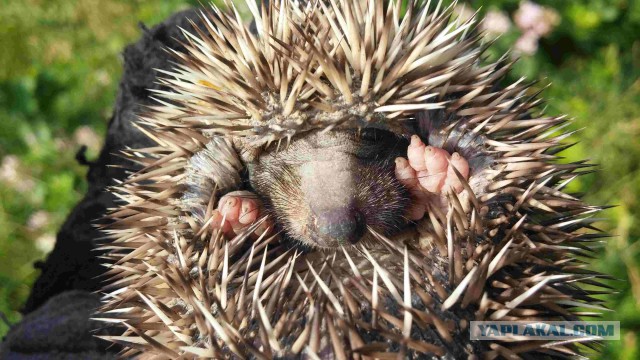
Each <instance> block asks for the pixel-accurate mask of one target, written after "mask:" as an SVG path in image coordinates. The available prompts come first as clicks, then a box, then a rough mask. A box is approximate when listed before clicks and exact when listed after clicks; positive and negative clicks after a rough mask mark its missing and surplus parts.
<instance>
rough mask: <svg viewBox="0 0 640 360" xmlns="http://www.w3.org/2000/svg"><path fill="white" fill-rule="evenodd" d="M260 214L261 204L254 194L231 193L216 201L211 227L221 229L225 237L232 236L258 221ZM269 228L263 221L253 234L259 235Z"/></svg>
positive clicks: (266, 222)
mask: <svg viewBox="0 0 640 360" xmlns="http://www.w3.org/2000/svg"><path fill="white" fill-rule="evenodd" d="M261 213H262V211H261V203H260V201H259V200H258V197H257V196H256V195H255V194H253V193H251V192H249V191H232V192H230V193H228V194H225V195H224V196H223V197H222V198H220V201H218V208H217V209H216V210H214V211H213V220H212V222H211V226H213V227H214V228H217V229H222V232H223V233H224V234H225V235H228V236H234V235H237V234H239V233H240V232H242V230H244V229H245V228H246V227H248V226H249V225H251V224H253V222H254V221H256V220H258V219H259V218H260V215H261ZM269 227H270V224H269V222H268V221H265V222H264V223H262V224H261V225H260V227H258V229H257V230H256V232H255V233H256V234H257V235H261V234H262V233H263V232H265V231H267V230H268V228H269Z"/></svg>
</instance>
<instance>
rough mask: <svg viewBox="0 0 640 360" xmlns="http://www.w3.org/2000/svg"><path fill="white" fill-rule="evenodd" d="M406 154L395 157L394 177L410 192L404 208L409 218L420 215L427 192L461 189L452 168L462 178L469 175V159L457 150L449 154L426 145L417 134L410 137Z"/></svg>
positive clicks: (425, 203)
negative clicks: (407, 206) (409, 203)
mask: <svg viewBox="0 0 640 360" xmlns="http://www.w3.org/2000/svg"><path fill="white" fill-rule="evenodd" d="M407 158H408V159H405V158H401V157H400V158H397V159H396V177H397V178H398V180H400V182H401V183H402V184H403V185H404V186H406V187H407V188H408V189H409V191H411V194H412V195H413V198H414V199H413V204H412V206H411V207H410V209H409V211H408V216H409V219H411V220H419V219H421V218H422V217H423V216H424V213H425V211H426V207H427V203H428V202H429V199H428V198H429V197H428V194H440V193H442V192H444V191H454V192H455V193H460V192H461V191H462V190H463V189H464V187H463V186H462V183H461V182H460V180H459V179H458V177H457V176H456V174H455V172H454V170H453V168H455V169H456V170H458V172H459V173H460V174H461V175H462V177H463V178H464V179H465V180H467V179H468V178H469V163H468V162H467V160H466V159H464V158H463V157H462V156H460V154H458V153H453V154H452V155H449V153H448V152H447V151H446V150H444V149H440V148H435V147H433V146H426V145H425V144H424V143H423V142H422V140H420V137H418V136H417V135H413V136H412V137H411V144H410V145H409V148H408V149H407Z"/></svg>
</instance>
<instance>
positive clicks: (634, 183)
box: [0, 0, 640, 359]
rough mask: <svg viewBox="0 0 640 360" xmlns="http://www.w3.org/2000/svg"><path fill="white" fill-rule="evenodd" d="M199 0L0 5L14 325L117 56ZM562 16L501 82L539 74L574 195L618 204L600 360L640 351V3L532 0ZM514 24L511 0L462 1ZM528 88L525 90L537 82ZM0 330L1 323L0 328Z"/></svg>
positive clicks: (611, 216)
mask: <svg viewBox="0 0 640 360" xmlns="http://www.w3.org/2000/svg"><path fill="white" fill-rule="evenodd" d="M197 3H198V2H197V1H191V2H190V1H178V0H170V1H160V0H151V1H142V0H137V1H117V0H80V1H74V0H53V1H40V0H28V1H24V2H17V1H7V2H3V4H2V6H1V7H0V49H3V51H2V52H0V312H2V313H3V314H5V316H6V318H7V319H8V320H9V321H10V322H11V323H14V322H16V321H18V320H19V318H20V315H19V312H18V310H19V308H20V306H21V304H22V302H23V301H24V300H25V298H26V296H27V294H28V292H29V286H30V285H31V283H32V282H33V280H34V279H35V278H36V277H37V275H38V273H37V271H36V270H34V268H33V266H32V263H33V262H34V261H36V260H39V259H43V258H44V257H45V256H46V252H47V251H49V250H50V249H51V248H52V246H53V241H54V236H55V232H56V230H57V229H58V228H59V227H60V225H61V223H62V221H63V220H64V218H65V216H66V215H67V213H68V212H69V211H70V209H71V208H72V207H73V205H74V204H75V203H76V202H77V201H78V200H79V199H80V197H81V196H82V194H83V193H84V191H85V189H86V184H85V182H84V173H85V171H86V170H85V169H84V168H82V167H80V166H79V165H77V164H76V161H75V160H74V155H75V152H76V150H77V149H78V148H79V147H80V146H81V145H87V146H88V147H89V156H90V157H91V156H95V155H96V154H97V152H98V150H99V148H100V142H101V139H102V137H103V135H104V132H105V130H106V124H107V119H108V118H109V116H110V113H111V109H112V106H113V102H114V99H115V92H116V90H117V84H118V81H119V77H120V74H121V66H122V63H121V58H120V54H121V52H122V50H123V49H124V47H125V46H126V44H128V43H129V42H131V41H134V40H136V39H137V38H138V37H139V33H140V31H139V30H138V26H137V24H138V22H139V21H142V22H143V23H145V24H147V25H153V24H155V23H157V22H159V21H162V19H164V18H166V17H167V16H169V15H170V14H172V13H173V12H175V11H178V10H180V9H183V8H186V7H188V6H193V5H197ZM539 3H540V4H542V5H544V6H547V7H549V8H550V9H553V11H554V12H555V13H556V14H557V15H558V19H559V23H558V24H557V26H556V27H555V28H554V29H553V31H552V32H551V33H550V34H549V35H547V36H545V37H543V38H541V39H540V42H539V48H538V50H537V51H536V52H535V53H533V54H531V55H523V56H522V58H521V60H520V61H519V62H518V63H517V65H516V66H515V69H514V72H513V73H512V75H511V79H512V80H515V79H517V78H518V77H520V76H526V77H527V78H528V79H530V80H541V81H540V82H539V83H538V84H536V85H535V86H534V87H535V88H536V89H539V88H542V87H544V86H545V85H546V84H548V83H551V84H552V85H551V86H550V87H549V88H548V89H547V90H546V91H545V93H544V97H545V99H546V100H547V104H546V105H547V113H549V114H552V115H553V114H562V113H566V114H570V116H572V117H573V118H575V120H574V122H573V123H572V125H571V127H572V128H573V129H582V130H580V132H578V133H577V134H576V135H574V136H573V138H572V139H571V140H572V141H579V142H578V144H576V145H575V146H574V147H572V148H570V149H569V150H566V151H565V152H564V153H563V155H564V156H565V157H566V159H567V161H577V160H581V159H585V158H588V159H590V160H591V161H592V162H594V163H597V164H599V172H597V173H595V174H590V175H587V176H584V177H582V178H579V179H578V180H576V182H575V183H574V184H573V185H572V186H573V188H572V190H573V191H577V192H582V193H585V194H586V195H585V196H586V198H587V200H588V201H589V202H590V203H594V204H613V205H617V207H615V208H613V209H610V210H607V211H606V212H604V217H606V218H607V219H606V220H605V221H602V222H601V223H599V225H600V226H601V227H602V228H603V229H605V230H607V231H609V232H611V233H612V234H614V235H615V236H614V237H612V238H611V239H610V240H609V241H608V242H606V243H605V244H603V246H602V249H601V251H598V257H597V259H595V260H594V266H596V267H597V268H598V269H599V270H601V271H603V272H605V273H608V274H611V275H613V276H614V277H616V278H618V279H620V281H617V282H614V283H612V284H613V286H615V287H616V288H617V289H618V290H619V291H618V293H616V294H614V295H611V296H609V300H610V302H609V303H610V306H611V308H612V309H613V311H612V312H610V313H607V314H606V319H608V320H620V321H621V323H622V329H623V335H622V340H621V341H619V342H607V343H606V344H605V350H604V354H603V356H602V358H615V359H636V358H640V345H639V344H638V341H640V340H639V339H638V335H639V334H640V267H639V266H640V251H639V246H640V245H638V240H639V238H640V223H639V222H638V220H637V216H638V214H640V211H639V210H640V200H639V199H640V176H639V172H640V80H639V79H640V40H639V39H638V36H637V34H640V1H635V0H574V1H553V0H545V1H542V0H541V1H539ZM467 4H468V5H469V6H470V8H473V9H477V8H479V7H482V9H481V12H482V13H487V12H500V13H501V14H503V15H507V16H508V17H509V18H510V19H511V21H513V15H514V13H515V12H516V11H517V10H518V8H519V7H520V6H521V2H520V1H519V0H488V1H469V2H468V3H467ZM521 35H522V31H521V30H520V29H518V28H517V27H516V26H515V25H514V24H513V23H512V24H511V27H510V28H509V30H508V31H507V32H506V33H504V34H503V35H502V36H501V37H500V38H499V39H498V40H497V41H496V44H495V46H494V48H492V49H491V50H490V51H489V53H488V56H489V58H495V57H497V56H499V55H501V54H502V53H504V52H505V51H507V50H508V49H509V48H510V47H511V46H512V45H513V44H514V43H516V42H517V41H518V39H519V38H520V37H521ZM534 90H535V89H534ZM7 329H8V325H7V324H5V323H4V322H3V321H2V320H0V337H1V336H2V335H3V334H4V333H5V332H6V331H7Z"/></svg>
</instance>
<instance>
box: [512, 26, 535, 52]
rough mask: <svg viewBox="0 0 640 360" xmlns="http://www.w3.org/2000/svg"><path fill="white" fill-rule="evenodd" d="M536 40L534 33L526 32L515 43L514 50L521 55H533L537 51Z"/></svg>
mask: <svg viewBox="0 0 640 360" xmlns="http://www.w3.org/2000/svg"><path fill="white" fill-rule="evenodd" d="M538 39H539V37H538V35H537V34H536V33H534V32H531V31H527V32H526V33H524V34H522V36H520V38H519V39H518V40H517V41H516V43H515V45H514V49H515V51H516V52H518V53H521V54H525V55H533V54H535V53H536V51H538Z"/></svg>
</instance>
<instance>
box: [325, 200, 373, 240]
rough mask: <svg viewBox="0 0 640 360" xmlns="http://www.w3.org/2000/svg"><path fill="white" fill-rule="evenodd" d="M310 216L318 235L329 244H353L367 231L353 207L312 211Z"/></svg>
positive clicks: (358, 213)
mask: <svg viewBox="0 0 640 360" xmlns="http://www.w3.org/2000/svg"><path fill="white" fill-rule="evenodd" d="M312 211H313V210H312ZM312 216H314V218H315V226H316V229H317V232H318V235H320V236H321V237H322V238H324V239H328V242H329V243H336V242H337V243H338V244H346V243H351V244H355V243H357V242H358V241H359V240H360V239H362V237H363V236H364V234H365V232H366V230H367V223H366V219H365V217H364V215H363V213H362V212H361V211H360V210H358V209H357V208H356V207H355V206H344V207H337V208H333V209H323V210H320V211H313V215H312Z"/></svg>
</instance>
